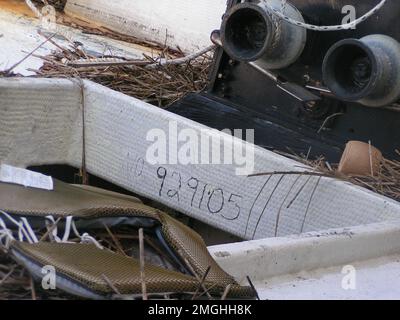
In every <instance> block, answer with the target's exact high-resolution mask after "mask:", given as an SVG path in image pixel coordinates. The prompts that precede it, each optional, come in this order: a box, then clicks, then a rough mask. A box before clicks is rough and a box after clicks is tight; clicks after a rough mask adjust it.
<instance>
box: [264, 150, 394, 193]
mask: <svg viewBox="0 0 400 320" xmlns="http://www.w3.org/2000/svg"><path fill="white" fill-rule="evenodd" d="M275 152H276V153H280V154H282V155H284V156H286V157H288V158H291V159H294V160H296V161H299V162H301V163H303V164H304V165H305V166H307V167H305V171H304V172H298V173H292V172H288V173H287V174H304V175H307V174H312V175H315V176H321V177H324V176H325V177H330V178H336V179H339V180H343V181H347V182H350V183H353V184H355V185H358V186H360V187H364V188H366V189H368V190H371V191H373V192H376V193H378V194H381V195H383V196H386V197H389V198H392V199H394V200H397V201H399V200H400V161H399V160H389V159H386V158H383V159H382V161H381V164H380V168H379V170H378V172H376V173H374V174H368V175H345V174H343V173H340V172H339V170H338V169H339V164H331V163H329V162H328V161H326V159H325V158H324V157H320V158H318V159H316V160H310V159H308V158H307V157H306V156H304V155H301V156H299V155H295V154H293V153H282V152H279V151H275ZM396 153H397V154H398V155H399V157H400V151H398V150H396ZM310 167H311V168H313V169H314V170H312V171H310V170H308V168H310ZM268 174H276V173H267V175H268ZM281 174H282V173H281Z"/></svg>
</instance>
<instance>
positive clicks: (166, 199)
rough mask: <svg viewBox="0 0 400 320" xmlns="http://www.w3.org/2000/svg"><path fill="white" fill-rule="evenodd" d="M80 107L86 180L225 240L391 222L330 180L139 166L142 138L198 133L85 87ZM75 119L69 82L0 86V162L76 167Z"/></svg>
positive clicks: (268, 164) (75, 98) (78, 138)
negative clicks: (179, 215) (215, 231)
mask: <svg viewBox="0 0 400 320" xmlns="http://www.w3.org/2000/svg"><path fill="white" fill-rule="evenodd" d="M85 98H86V99H85V100H86V104H85V115H86V122H85V127H86V157H87V159H86V161H87V167H88V170H89V171H90V172H91V173H93V174H95V175H97V176H99V177H101V178H104V179H107V180H109V181H111V182H113V183H115V184H117V185H120V186H122V187H124V188H127V189H129V190H132V191H134V192H136V193H138V194H140V195H142V196H145V197H148V198H151V199H154V200H156V201H159V202H161V203H163V204H165V205H167V206H169V207H171V208H174V209H177V210H179V211H181V212H183V213H185V214H187V215H189V216H192V217H195V218H197V219H199V220H201V221H204V222H206V223H209V224H211V225H214V226H216V227H218V228H220V229H223V230H226V231H228V232H231V233H233V234H235V235H238V236H241V237H243V238H246V239H252V238H256V239H260V238H266V237H273V236H274V235H275V230H276V229H277V230H278V236H285V235H289V234H298V233H301V232H302V231H303V232H307V231H315V230H325V229H330V228H341V227H347V226H356V225H362V224H368V223H374V222H380V221H385V220H390V219H394V218H399V217H400V205H399V203H398V202H395V201H392V200H390V199H388V198H385V197H382V196H379V195H377V194H374V193H372V192H369V191H367V190H365V189H362V188H359V187H355V186H353V185H349V184H346V183H343V182H340V181H335V180H331V179H326V178H323V179H322V180H321V181H320V183H319V185H318V187H317V188H316V183H317V181H318V178H316V177H312V178H307V177H301V178H300V179H299V180H298V181H297V183H295V184H294V182H295V180H296V179H297V178H296V177H294V176H285V177H282V176H274V177H272V178H271V179H270V180H268V179H267V178H266V177H258V178H247V177H243V176H237V175H236V171H235V167H234V166H231V165H190V166H182V165H166V166H163V168H160V167H159V166H152V165H149V164H148V163H147V162H146V159H145V154H146V151H147V149H148V147H149V146H150V145H151V144H152V143H151V142H148V141H146V136H147V133H148V131H149V130H151V129H154V128H160V129H164V130H165V131H167V132H168V125H169V122H170V121H177V122H178V127H179V128H191V129H195V130H197V131H198V132H200V130H201V129H203V128H205V127H204V126H202V125H200V124H198V123H195V122H193V121H190V120H188V119H185V118H182V117H179V116H176V115H174V114H171V113H169V112H167V111H164V110H161V109H159V108H156V107H154V106H151V105H149V104H147V103H144V102H143V101H140V100H137V99H134V98H131V97H128V96H125V95H123V94H120V93H117V92H114V91H112V90H110V89H107V88H105V87H102V86H100V85H97V84H94V83H91V82H88V81H85ZM81 111H82V110H81V104H80V89H79V87H78V85H77V84H76V83H71V81H69V80H46V79H0V161H4V162H7V163H8V164H11V165H17V166H18V165H20V166H27V165H32V164H35V165H38V164H52V163H66V164H69V165H72V166H75V167H79V166H80V165H81V155H82V117H81ZM199 134H200V133H199ZM175 138H176V137H175ZM255 164H256V172H266V171H292V170H296V169H297V170H298V167H297V166H298V165H299V163H297V162H295V161H292V160H288V159H286V158H284V157H282V156H280V155H277V154H274V153H272V152H269V151H266V150H264V149H261V148H256V153H255ZM308 179H309V180H308ZM196 181H198V183H196ZM196 185H197V188H195V186H196ZM315 188H316V189H315ZM314 189H315V193H314V195H313V197H312V194H313V190H314ZM203 190H204V193H203ZM278 214H279V215H280V220H279V225H278V227H277V228H276V225H277V216H278ZM303 223H304V228H303V230H302V225H303Z"/></svg>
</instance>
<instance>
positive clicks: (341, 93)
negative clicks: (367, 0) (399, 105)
mask: <svg viewBox="0 0 400 320" xmlns="http://www.w3.org/2000/svg"><path fill="white" fill-rule="evenodd" d="M322 71H323V78H324V82H325V84H326V85H327V86H328V88H329V89H330V90H331V91H332V93H333V94H335V95H336V96H337V97H338V98H339V99H341V100H344V101H349V102H357V103H360V104H363V105H365V106H369V107H383V106H388V105H390V104H393V103H394V102H396V101H398V100H399V99H400V43H399V42H398V41H397V40H395V39H393V38H391V37H389V36H386V35H379V34H376V35H369V36H366V37H364V38H362V39H360V40H358V39H345V40H342V41H339V42H337V43H336V44H335V45H333V46H332V47H331V48H330V49H329V51H328V53H327V54H326V56H325V59H324V62H323V66H322Z"/></svg>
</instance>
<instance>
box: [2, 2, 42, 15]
mask: <svg viewBox="0 0 400 320" xmlns="http://www.w3.org/2000/svg"><path fill="white" fill-rule="evenodd" d="M0 10H4V11H10V12H13V13H17V14H20V15H24V16H28V17H35V15H34V13H33V12H32V11H31V10H30V9H29V7H28V6H27V5H26V3H25V1H23V0H0Z"/></svg>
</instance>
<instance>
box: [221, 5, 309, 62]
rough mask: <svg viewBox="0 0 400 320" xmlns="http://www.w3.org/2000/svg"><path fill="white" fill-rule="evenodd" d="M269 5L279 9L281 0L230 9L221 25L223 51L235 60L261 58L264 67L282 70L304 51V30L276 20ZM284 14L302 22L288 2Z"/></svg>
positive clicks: (301, 18)
mask: <svg viewBox="0 0 400 320" xmlns="http://www.w3.org/2000/svg"><path fill="white" fill-rule="evenodd" d="M271 7H273V8H276V9H280V8H281V1H280V0H269V1H268V6H267V5H266V4H265V3H264V2H260V3H253V2H244V3H240V4H238V5H236V6H234V7H233V8H231V10H229V11H228V12H227V13H226V14H225V16H224V19H223V22H222V26H221V41H222V46H223V48H224V50H225V51H226V53H227V54H228V55H229V56H231V57H232V58H233V59H235V60H238V61H245V62H252V61H256V60H262V64H263V67H265V68H266V69H282V68H285V67H288V66H289V65H291V64H292V63H294V62H295V61H296V60H297V59H298V58H299V56H300V55H301V53H302V52H303V49H304V46H305V43H306V39H307V32H306V30H305V29H304V28H300V27H298V26H294V25H292V24H289V23H288V22H286V21H282V20H279V19H278V18H277V17H276V16H275V15H274V14H273V13H272V10H271ZM285 14H286V15H287V16H289V17H291V18H293V19H295V20H298V21H301V22H304V19H303V17H302V15H301V13H300V12H299V11H298V10H297V9H296V8H295V7H294V6H293V5H291V4H290V3H288V4H287V6H286V9H285Z"/></svg>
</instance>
